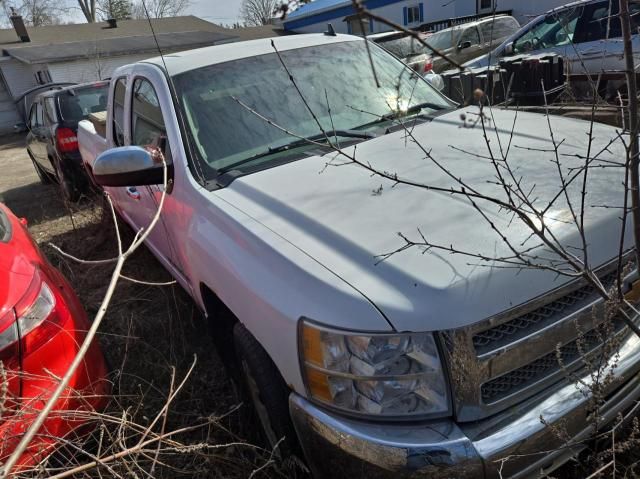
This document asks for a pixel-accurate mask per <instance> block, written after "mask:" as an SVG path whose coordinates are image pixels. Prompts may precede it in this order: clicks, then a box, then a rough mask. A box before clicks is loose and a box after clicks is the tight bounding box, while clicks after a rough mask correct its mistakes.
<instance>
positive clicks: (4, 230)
mask: <svg viewBox="0 0 640 479" xmlns="http://www.w3.org/2000/svg"><path fill="white" fill-rule="evenodd" d="M10 239H11V223H9V218H7V215H6V214H5V212H4V211H3V210H2V209H0V243H7V242H8V241H9V240H10Z"/></svg>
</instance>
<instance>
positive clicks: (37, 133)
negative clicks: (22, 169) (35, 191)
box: [27, 101, 54, 174]
mask: <svg viewBox="0 0 640 479" xmlns="http://www.w3.org/2000/svg"><path fill="white" fill-rule="evenodd" d="M27 143H28V144H29V150H30V151H31V154H32V155H33V159H34V160H36V161H37V162H38V164H40V166H41V167H42V169H43V170H45V171H47V172H49V173H51V174H54V170H53V166H52V165H51V162H50V161H49V158H48V156H47V131H46V127H45V124H44V118H43V111H42V105H41V104H40V102H39V101H36V102H34V103H33V106H32V107H31V114H30V116H29V134H28V135H27Z"/></svg>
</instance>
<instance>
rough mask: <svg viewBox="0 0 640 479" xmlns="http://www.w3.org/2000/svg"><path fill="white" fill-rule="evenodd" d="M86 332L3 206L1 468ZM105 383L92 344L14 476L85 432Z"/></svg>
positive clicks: (66, 288)
mask: <svg viewBox="0 0 640 479" xmlns="http://www.w3.org/2000/svg"><path fill="white" fill-rule="evenodd" d="M88 328H89V324H88V321H87V316H86V313H85V312H84V309H83V308H82V306H81V305H80V302H79V300H78V297H77V296H76V295H75V293H74V292H73V290H72V288H71V286H70V285H69V283H68V282H67V280H66V279H65V278H64V277H63V276H62V274H61V273H60V272H59V271H58V270H57V269H55V268H54V267H53V266H51V264H49V262H48V261H47V260H46V259H45V258H44V256H43V255H42V253H41V252H40V250H39V249H38V247H37V245H36V244H35V242H34V241H33V239H32V238H31V236H30V235H29V232H28V230H27V228H26V221H24V220H19V219H18V218H16V217H15V216H14V215H13V213H11V211H10V210H9V209H8V208H7V207H6V206H5V205H3V204H2V203H0V360H1V361H2V365H3V368H0V461H3V462H4V460H5V459H6V457H7V456H8V455H10V454H11V452H12V451H13V450H14V448H15V447H16V445H17V443H18V441H19V440H20V437H21V435H22V434H23V433H24V431H25V430H26V429H27V428H28V427H29V425H30V424H31V422H32V421H33V420H34V418H35V417H36V415H37V413H38V411H40V410H41V409H42V407H43V405H44V404H45V402H46V401H47V399H48V398H49V397H50V394H51V393H52V391H53V390H54V389H55V387H56V385H57V381H56V377H61V376H63V375H64V373H65V372H66V370H67V368H68V366H69V364H70V363H71V361H72V360H73V358H74V356H75V354H76V352H77V351H78V348H79V345H80V344H81V343H82V341H83V340H84V338H85V332H86V331H87V330H88ZM106 377H107V367H106V364H105V360H104V356H103V354H102V351H101V350H100V347H99V345H98V343H94V344H93V345H92V346H91V348H90V350H89V352H88V354H87V356H86V358H85V360H84V363H83V364H82V365H81V367H80V368H78V370H77V371H76V373H75V375H74V377H73V379H72V380H71V382H70V384H69V389H68V390H67V391H66V392H65V394H63V396H62V397H61V399H60V400H59V402H58V403H57V404H56V406H55V408H54V411H53V412H52V414H51V415H50V416H49V418H48V419H47V421H46V422H45V423H44V425H43V427H42V428H41V429H40V431H39V433H38V435H37V436H36V437H35V438H34V440H33V441H32V443H31V445H30V447H29V449H28V450H27V451H26V452H25V453H24V454H23V455H22V457H21V458H20V460H19V462H18V463H17V466H18V468H19V469H22V470H24V468H26V467H29V466H32V465H35V464H37V463H38V462H39V461H40V460H41V459H43V458H44V457H45V456H46V455H47V454H50V453H51V452H52V451H53V450H55V448H56V447H57V446H58V445H60V443H61V440H60V439H61V438H65V437H68V436H69V435H70V434H71V433H74V432H76V433H78V432H83V431H84V430H85V428H86V427H89V424H88V422H87V421H88V419H87V418H88V416H89V414H87V412H88V411H92V410H96V411H99V410H101V409H103V408H104V406H105V405H106V402H107V399H108V394H109V393H110V390H111V389H110V383H109V382H108V381H107V379H106ZM14 471H15V470H14Z"/></svg>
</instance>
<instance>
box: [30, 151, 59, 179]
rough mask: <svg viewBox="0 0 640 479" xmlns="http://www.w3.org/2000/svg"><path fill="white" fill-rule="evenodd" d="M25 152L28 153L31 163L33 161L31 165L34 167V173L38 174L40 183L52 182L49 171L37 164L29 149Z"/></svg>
mask: <svg viewBox="0 0 640 479" xmlns="http://www.w3.org/2000/svg"><path fill="white" fill-rule="evenodd" d="M27 153H29V158H30V159H31V163H33V167H34V168H35V170H36V173H37V174H38V178H39V179H40V183H42V184H43V185H50V184H51V183H53V178H51V175H49V173H47V172H46V171H44V170H43V169H42V167H41V166H40V165H39V164H38V162H37V161H36V160H34V159H33V156H32V155H31V152H30V151H29V150H27Z"/></svg>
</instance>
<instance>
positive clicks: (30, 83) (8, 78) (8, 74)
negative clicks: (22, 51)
mask: <svg viewBox="0 0 640 479" xmlns="http://www.w3.org/2000/svg"><path fill="white" fill-rule="evenodd" d="M43 68H45V67H43V66H39V67H38V68H37V69H35V70H34V68H33V65H29V64H28V63H22V62H20V61H18V60H14V59H13V58H12V59H10V60H6V61H3V62H0V69H2V76H3V77H4V81H5V83H6V86H7V88H8V90H9V94H10V95H11V96H12V97H13V98H18V97H19V96H20V95H21V94H22V93H23V92H25V91H27V90H29V89H30V88H33V87H34V86H36V85H37V84H38V83H37V82H36V77H35V74H34V73H35V71H37V70H42V69H43Z"/></svg>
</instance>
